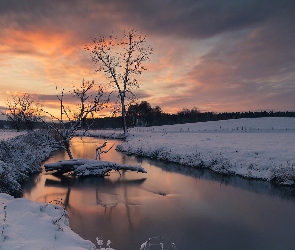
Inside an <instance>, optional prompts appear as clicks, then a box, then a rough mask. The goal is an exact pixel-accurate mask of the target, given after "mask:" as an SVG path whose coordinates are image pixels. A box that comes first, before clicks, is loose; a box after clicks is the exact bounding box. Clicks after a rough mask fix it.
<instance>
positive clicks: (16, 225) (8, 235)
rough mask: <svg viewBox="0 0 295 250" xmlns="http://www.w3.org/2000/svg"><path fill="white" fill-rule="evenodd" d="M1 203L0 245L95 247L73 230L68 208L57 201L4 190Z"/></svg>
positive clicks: (42, 247) (1, 246) (13, 247)
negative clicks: (18, 196) (22, 196)
mask: <svg viewBox="0 0 295 250" xmlns="http://www.w3.org/2000/svg"><path fill="white" fill-rule="evenodd" d="M0 204H1V206H0V211H1V213H0V216H1V218H0V221H1V226H0V249H10V250H13V249H22V250H26V249H27V250H34V249H36V250H37V249H38V250H40V249H64V250H66V249H68V250H78V249H89V250H90V249H96V248H95V245H94V244H93V243H91V242H90V241H88V240H84V239H82V238H81V237H80V236H79V235H78V234H75V233H74V232H73V231H72V230H71V228H70V227H69V221H68V215H67V212H66V211H65V210H63V209H62V208H61V207H59V206H57V205H52V204H43V203H36V202H32V201H30V200H28V199H14V198H13V197H12V196H10V195H8V194H3V193H2V194H1V193H0Z"/></svg>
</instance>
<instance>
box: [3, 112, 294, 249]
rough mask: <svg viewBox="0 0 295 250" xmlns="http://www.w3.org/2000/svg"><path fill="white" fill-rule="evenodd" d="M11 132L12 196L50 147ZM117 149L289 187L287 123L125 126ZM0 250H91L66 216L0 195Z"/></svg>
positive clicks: (6, 166)
mask: <svg viewBox="0 0 295 250" xmlns="http://www.w3.org/2000/svg"><path fill="white" fill-rule="evenodd" d="M120 132H121V131H91V133H90V135H96V136H99V135H103V136H107V137H113V138H115V137H118V136H119V135H120ZM16 135H18V134H14V132H8V133H7V132H5V133H3V132H1V133H0V136H1V137H0V138H1V139H2V140H0V146H1V148H0V149H1V150H0V155H1V159H2V160H0V177H1V179H0V181H1V185H2V186H3V181H5V185H4V186H5V187H6V188H7V190H2V192H8V191H11V190H15V191H17V190H18V189H19V188H20V184H19V182H20V181H22V180H23V179H25V178H26V177H27V176H28V175H29V174H31V173H33V172H38V171H40V162H41V161H42V160H44V159H45V158H47V157H48V155H49V154H50V152H51V150H52V148H50V147H47V146H46V144H44V142H45V141H44V140H46V138H45V139H44V138H43V137H42V135H38V136H37V135H36V136H34V137H33V138H32V137H31V136H29V135H24V136H17V137H14V136H16ZM3 139H5V140H3ZM36 145H37V146H36ZM118 150H121V151H124V152H127V153H129V154H137V155H142V156H147V157H151V158H156V159H159V160H163V161H171V162H178V163H180V164H183V165H189V166H193V167H206V168H209V169H212V170H213V171H216V172H220V173H225V174H238V175H241V176H244V177H248V178H262V179H265V180H268V181H273V182H276V183H278V184H286V185H294V184H295V183H294V182H295V170H294V167H295V156H294V150H295V118H257V119H239V120H228V121H217V122H205V123H195V124H182V125H174V126H161V127H151V128H133V129H131V130H130V131H129V136H128V138H127V140H126V141H125V142H123V143H122V144H121V145H119V146H118ZM32 152H34V153H32ZM98 243H101V242H100V241H98ZM0 249H11V250H13V249H73V250H75V249H95V246H94V244H93V243H91V242H89V241H86V240H83V239H82V238H80V237H79V236H78V235H77V234H75V233H73V232H72V231H71V229H70V227H69V226H68V218H67V213H66V212H65V211H64V210H63V209H61V208H60V207H57V206H56V205H53V204H41V203H35V202H31V201H29V200H27V199H14V198H13V197H12V196H9V195H7V194H0ZM101 249H103V248H101ZM106 249H111V248H106Z"/></svg>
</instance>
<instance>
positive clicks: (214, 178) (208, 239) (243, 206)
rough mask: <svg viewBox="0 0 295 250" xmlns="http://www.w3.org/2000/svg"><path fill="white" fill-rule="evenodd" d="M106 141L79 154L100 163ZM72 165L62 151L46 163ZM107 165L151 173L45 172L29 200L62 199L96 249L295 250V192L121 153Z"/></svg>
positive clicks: (79, 147)
mask: <svg viewBox="0 0 295 250" xmlns="http://www.w3.org/2000/svg"><path fill="white" fill-rule="evenodd" d="M102 142H103V140H100V139H96V138H83V140H81V139H80V138H74V139H73V141H72V151H73V155H74V157H76V158H82V157H83V158H90V159H94V158H95V146H96V145H99V144H101V143H102ZM112 143H115V144H118V143H120V142H119V141H112V142H110V143H109V145H110V146H111V144H112ZM67 158H68V157H67V155H66V153H65V152H63V151H58V152H56V153H55V154H54V155H53V156H52V157H51V158H50V159H49V160H48V162H55V161H58V160H62V159H67ZM102 160H108V161H114V162H118V163H123V164H132V165H142V166H143V167H144V168H145V169H146V171H147V174H142V173H136V172H125V173H122V175H121V176H120V175H119V173H117V172H112V173H111V174H110V176H108V177H105V178H96V177H89V178H83V179H75V178H69V177H62V178H58V177H55V176H53V175H50V174H47V173H42V174H39V175H37V176H33V177H32V178H30V180H29V181H28V182H27V183H25V185H24V186H23V196H24V197H26V198H28V199H31V200H33V201H38V202H50V201H53V200H55V199H62V201H63V203H64V205H65V206H66V210H67V211H68V213H69V215H70V226H71V228H72V229H73V231H75V232H76V233H78V234H79V235H80V236H81V237H83V238H84V239H89V240H91V241H92V242H95V238H96V237H99V238H102V239H103V240H105V241H106V240H111V241H112V243H113V244H112V245H111V246H112V247H113V248H115V249H116V250H125V249H126V250H127V249H130V250H133V249H136V250H139V249H140V245H141V244H142V243H143V242H145V241H147V240H148V239H149V238H150V237H163V238H164V239H165V240H166V241H167V242H170V241H171V242H173V243H175V245H176V247H177V249H184V250H198V249H200V250H207V249H208V250H211V249H219V250H220V249H226V250H230V249H234V250H236V249H239V250H244V249H245V250H249V249H259V250H261V249H268V250H272V249H284V250H288V249H290V250H291V249H295V231H294V226H295V188H286V187H275V186H273V185H271V184H270V183H267V182H263V181H250V180H245V179H242V178H238V177H225V176H220V175H216V174H214V173H212V172H211V171H208V170H197V169H193V168H188V167H184V166H180V165H177V164H168V163H162V162H158V161H153V160H149V159H146V158H138V157H135V156H127V155H125V154H123V153H120V152H117V151H116V150H115V147H113V149H111V150H110V152H109V153H107V154H104V155H102ZM161 239H162V238H161ZM150 249H161V247H160V246H157V245H155V246H153V248H150ZM164 249H170V248H168V247H166V248H164ZM171 249H172V248H171Z"/></svg>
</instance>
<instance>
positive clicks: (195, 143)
mask: <svg viewBox="0 0 295 250" xmlns="http://www.w3.org/2000/svg"><path fill="white" fill-rule="evenodd" d="M90 134H91V135H97V136H98V135H102V136H104V137H108V136H111V137H115V136H116V135H118V132H117V131H103V132H100V131H91V132H90ZM294 148H295V118H286V117H284V118H278V117H269V118H245V119H233V120H224V121H210V122H203V123H188V124H177V125H166V126H158V127H149V128H138V127H137V128H132V129H130V130H129V135H128V138H127V140H126V141H124V142H123V143H122V144H121V145H118V146H117V149H118V150H119V151H122V152H126V153H127V154H135V155H139V156H146V157H150V158H154V159H158V160H162V161H169V162H175V163H180V164H182V165H187V166H191V167H204V168H208V169H211V170H213V171H215V172H218V173H222V174H231V175H239V176H243V177H246V178H254V179H263V180H267V181H272V182H274V183H277V184H282V185H295V169H294V167H295V157H294Z"/></svg>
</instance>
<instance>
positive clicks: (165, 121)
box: [0, 101, 295, 129]
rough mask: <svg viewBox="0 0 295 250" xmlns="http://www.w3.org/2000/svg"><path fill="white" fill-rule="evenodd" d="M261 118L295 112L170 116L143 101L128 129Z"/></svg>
mask: <svg viewBox="0 0 295 250" xmlns="http://www.w3.org/2000/svg"><path fill="white" fill-rule="evenodd" d="M259 117H295V112H294V111H283V112H282V111H277V112H274V111H255V112H253V111H249V112H223V113H215V112H201V111H200V110H199V109H197V108H196V107H194V108H192V109H187V108H183V109H182V110H180V111H178V112H177V113H175V114H168V113H165V112H163V111H162V109H161V107H159V106H155V107H152V106H151V105H150V104H149V103H148V102H147V101H142V102H141V103H138V104H134V105H130V106H129V108H128V109H127V112H126V123H127V127H128V128H132V127H149V126H161V125H173V124H183V123H194V122H206V121H218V120H229V119H239V118H259ZM87 120H88V123H90V124H91V128H92V129H105V128H112V129H116V128H121V127H122V117H121V116H117V117H103V118H93V119H87ZM42 126H43V124H42V123H35V124H34V128H41V127H42ZM0 128H14V123H13V122H11V121H0Z"/></svg>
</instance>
